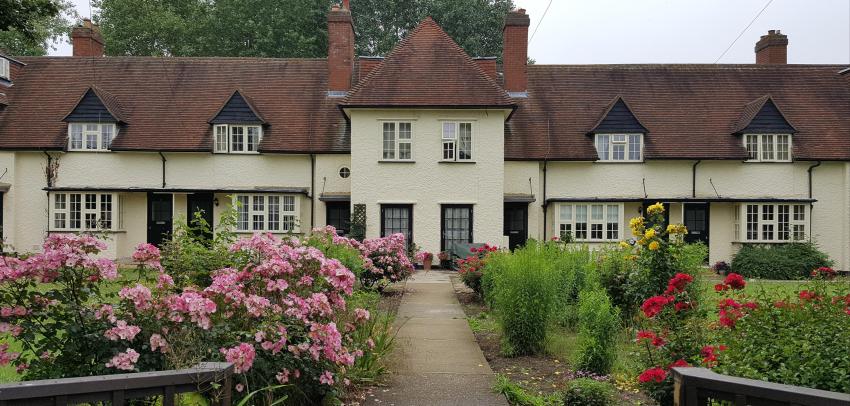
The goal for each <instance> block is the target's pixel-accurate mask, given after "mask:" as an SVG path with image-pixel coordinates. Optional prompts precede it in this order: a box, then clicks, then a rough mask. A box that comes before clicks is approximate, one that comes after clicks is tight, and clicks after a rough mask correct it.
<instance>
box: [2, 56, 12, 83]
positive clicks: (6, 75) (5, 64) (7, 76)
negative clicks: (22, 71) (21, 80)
mask: <svg viewBox="0 0 850 406" xmlns="http://www.w3.org/2000/svg"><path fill="white" fill-rule="evenodd" d="M11 78H12V74H11V72H10V71H9V60H8V59H6V58H0V79H4V80H11Z"/></svg>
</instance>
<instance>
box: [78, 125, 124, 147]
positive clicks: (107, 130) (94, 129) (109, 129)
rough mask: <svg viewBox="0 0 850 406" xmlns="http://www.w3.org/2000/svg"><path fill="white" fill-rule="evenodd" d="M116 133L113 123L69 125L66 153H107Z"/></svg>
mask: <svg viewBox="0 0 850 406" xmlns="http://www.w3.org/2000/svg"><path fill="white" fill-rule="evenodd" d="M117 132H118V129H117V127H116V126H115V123H70V124H68V151H107V150H109V146H110V145H111V144H112V140H113V139H114V138H115V135H116V133H117Z"/></svg>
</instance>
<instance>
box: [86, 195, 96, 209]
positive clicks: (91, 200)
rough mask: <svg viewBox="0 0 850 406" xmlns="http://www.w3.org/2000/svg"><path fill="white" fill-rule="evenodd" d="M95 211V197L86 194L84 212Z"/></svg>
mask: <svg viewBox="0 0 850 406" xmlns="http://www.w3.org/2000/svg"><path fill="white" fill-rule="evenodd" d="M96 209H97V195H95V194H91V193H88V194H86V210H96Z"/></svg>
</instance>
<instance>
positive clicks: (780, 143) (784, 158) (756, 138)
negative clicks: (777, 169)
mask: <svg viewBox="0 0 850 406" xmlns="http://www.w3.org/2000/svg"><path fill="white" fill-rule="evenodd" d="M744 147H745V148H746V149H747V160H748V161H751V162H791V134H745V135H744Z"/></svg>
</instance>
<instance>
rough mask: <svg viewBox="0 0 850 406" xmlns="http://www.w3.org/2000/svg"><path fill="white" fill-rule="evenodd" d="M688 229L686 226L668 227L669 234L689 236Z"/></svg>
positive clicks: (671, 225) (675, 225)
mask: <svg viewBox="0 0 850 406" xmlns="http://www.w3.org/2000/svg"><path fill="white" fill-rule="evenodd" d="M687 232H688V228H687V227H685V225H684V224H670V225H669V226H667V234H687Z"/></svg>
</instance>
